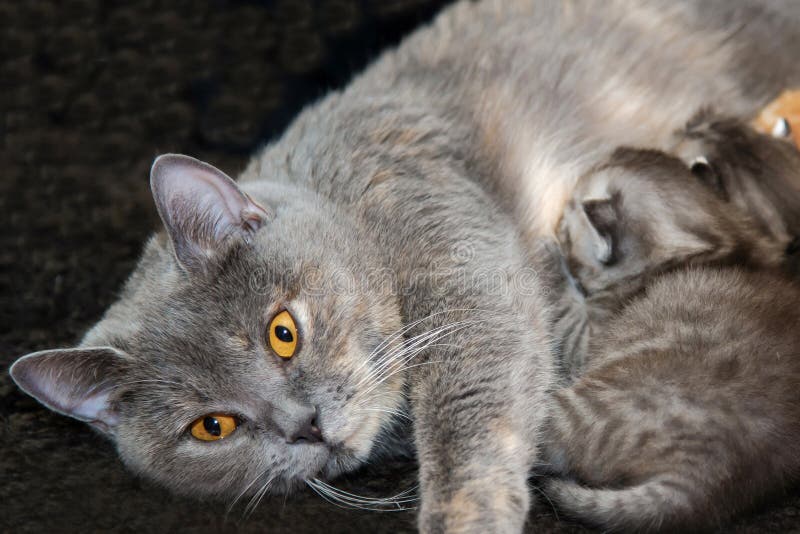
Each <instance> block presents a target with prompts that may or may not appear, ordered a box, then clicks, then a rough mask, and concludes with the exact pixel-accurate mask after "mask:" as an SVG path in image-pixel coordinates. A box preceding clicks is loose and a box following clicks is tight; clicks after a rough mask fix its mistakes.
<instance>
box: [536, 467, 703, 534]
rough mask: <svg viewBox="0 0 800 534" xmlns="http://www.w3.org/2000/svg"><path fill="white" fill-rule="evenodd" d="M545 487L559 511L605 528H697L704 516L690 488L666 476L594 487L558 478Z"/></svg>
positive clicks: (628, 529) (654, 530) (638, 530)
mask: <svg viewBox="0 0 800 534" xmlns="http://www.w3.org/2000/svg"><path fill="white" fill-rule="evenodd" d="M544 490H545V494H546V495H547V496H548V497H549V498H550V499H551V500H552V501H553V504H555V506H556V507H557V508H558V509H559V511H563V512H564V513H566V514H567V515H569V516H572V517H573V518H575V519H578V520H581V521H584V522H586V523H590V524H593V525H596V526H598V527H600V528H602V529H603V530H610V531H624V532H631V531H635V532H658V531H667V530H668V531H674V530H675V529H676V528H681V527H682V526H686V525H692V526H693V527H695V528H696V527H697V520H698V519H700V518H698V517H696V509H695V507H694V506H693V505H692V500H691V497H690V495H689V488H684V487H682V485H681V484H677V483H675V482H673V481H671V480H669V479H666V478H654V479H650V480H648V481H645V482H643V483H642V484H639V485H636V486H629V487H622V488H613V489H612V488H591V487H587V486H583V485H581V484H579V483H577V482H575V481H572V480H566V479H558V478H556V479H551V480H549V481H548V482H547V483H546V485H545V487H544ZM702 519H705V520H706V521H707V520H712V518H711V517H706V518H702ZM706 521H703V520H701V522H706ZM712 522H715V521H713V520H712Z"/></svg>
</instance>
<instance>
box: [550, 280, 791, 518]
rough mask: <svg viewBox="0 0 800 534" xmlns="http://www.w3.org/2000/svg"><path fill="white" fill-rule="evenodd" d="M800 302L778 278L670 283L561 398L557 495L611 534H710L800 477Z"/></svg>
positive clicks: (656, 288) (596, 349) (556, 427)
mask: <svg viewBox="0 0 800 534" xmlns="http://www.w3.org/2000/svg"><path fill="white" fill-rule="evenodd" d="M798 301H800V289H799V288H798V287H796V286H795V285H794V284H793V283H792V282H790V281H787V280H785V279H783V278H782V277H780V276H778V275H774V274H770V273H752V272H744V271H739V270H736V269H692V270H688V271H685V272H676V273H672V274H668V275H664V276H663V277H661V278H660V279H659V280H658V281H657V282H655V283H654V284H653V285H652V286H651V287H650V288H648V291H647V292H646V294H645V295H644V296H643V297H641V298H640V299H638V300H637V301H635V302H634V303H633V304H632V305H631V306H629V307H628V308H626V310H625V311H624V312H622V313H621V314H620V315H619V316H617V317H616V318H615V319H614V320H613V321H611V322H610V323H609V324H608V325H607V328H606V329H605V330H604V331H603V332H600V333H598V334H597V335H596V336H594V337H593V339H592V341H591V346H590V354H591V356H590V361H591V364H590V366H589V369H588V371H587V372H586V374H585V375H584V376H583V377H582V378H581V379H580V380H578V381H577V382H576V383H575V384H573V385H572V386H571V387H569V388H566V389H563V390H561V391H559V392H557V393H556V394H555V402H554V409H553V414H552V419H551V430H552V432H551V438H552V440H553V441H552V443H551V444H550V446H549V456H550V459H551V460H552V461H554V462H557V463H558V464H560V465H561V466H569V468H568V469H567V468H563V467H562V470H563V471H565V472H564V473H562V474H566V475H568V476H571V477H574V480H571V479H554V480H553V481H552V482H551V483H550V485H549V493H548V495H549V496H550V498H552V499H553V500H554V501H555V503H556V504H557V505H558V506H559V507H560V508H562V509H563V510H565V511H566V512H568V513H570V514H572V515H574V516H577V517H578V518H581V519H583V520H586V521H588V522H591V523H594V524H597V525H600V526H602V527H604V528H610V529H623V530H673V529H677V528H691V529H697V528H712V527H714V526H716V525H718V524H719V523H720V522H721V521H723V520H725V519H727V518H728V517H729V516H731V515H733V514H735V513H738V512H741V511H743V510H746V509H748V508H750V507H751V506H752V505H753V504H755V503H756V502H757V501H758V500H760V499H762V498H763V497H765V496H766V495H768V494H770V493H772V492H775V491H777V490H779V489H781V488H783V487H785V485H786V484H787V483H788V482H789V481H792V480H795V479H797V477H798V474H800V443H798V441H797V439H796V438H797V436H800V388H798V384H800V310H798V309H797V307H796V303H797V302H798Z"/></svg>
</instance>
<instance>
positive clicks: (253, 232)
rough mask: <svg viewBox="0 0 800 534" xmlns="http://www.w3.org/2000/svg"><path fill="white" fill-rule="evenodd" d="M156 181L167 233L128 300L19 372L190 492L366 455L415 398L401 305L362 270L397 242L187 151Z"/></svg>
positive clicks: (159, 476) (239, 489)
mask: <svg viewBox="0 0 800 534" xmlns="http://www.w3.org/2000/svg"><path fill="white" fill-rule="evenodd" d="M151 184H152V189H153V194H154V197H155V200H156V204H157V207H158V211H159V213H160V215H161V218H162V220H163V221H164V226H165V229H166V232H165V233H163V234H161V235H157V236H155V237H153V238H152V239H151V240H150V242H149V243H148V245H147V247H146V250H145V253H144V255H143V258H142V260H141V262H140V264H139V266H138V267H137V269H136V271H135V272H134V273H133V275H132V277H131V279H130V280H129V282H128V283H127V285H126V287H125V289H124V291H123V294H122V296H121V298H120V300H119V301H118V302H117V303H116V304H115V305H114V306H112V307H111V308H110V309H109V310H108V312H107V313H106V316H105V317H104V318H103V320H102V321H101V322H100V323H98V324H97V325H96V326H95V327H94V328H93V329H92V330H91V331H90V332H89V333H88V334H87V335H86V337H85V339H84V341H83V342H82V343H81V346H80V347H78V348H74V349H64V350H49V351H42V352H37V353H34V354H30V355H28V356H25V357H23V358H20V359H19V360H18V361H17V362H16V363H15V364H14V365H13V366H12V369H11V375H12V377H13V378H14V380H15V381H16V382H17V384H19V386H20V387H21V388H22V389H23V390H25V391H26V392H27V393H29V394H30V395H32V396H34V397H35V398H37V399H38V400H39V401H41V402H42V403H43V404H45V405H46V406H48V407H49V408H51V409H53V410H55V411H57V412H60V413H62V414H65V415H69V416H72V417H75V418H77V419H79V420H82V421H85V422H87V423H89V424H91V425H92V426H94V427H95V428H97V429H99V430H101V431H102V432H104V433H106V434H107V435H109V436H110V437H111V438H112V439H113V440H114V441H115V443H116V446H117V448H118V450H119V452H120V455H121V457H122V458H123V460H124V461H125V462H126V463H127V464H128V465H129V466H131V467H132V468H133V469H134V470H135V471H137V472H139V473H142V474H144V475H146V476H148V477H149V478H152V479H155V480H157V481H159V482H161V483H163V484H165V485H167V486H169V487H171V488H172V489H173V490H175V491H178V492H182V493H190V494H205V495H219V496H233V495H237V494H241V493H247V492H248V491H256V490H258V489H260V488H261V487H262V486H264V485H265V484H269V485H270V487H271V488H272V489H274V490H277V491H286V490H289V489H291V488H292V487H294V486H297V485H298V484H300V483H302V481H303V480H305V479H310V478H312V477H322V478H325V477H331V476H335V475H336V474H338V473H340V472H342V471H344V470H348V469H352V468H354V467H356V466H358V465H359V464H360V463H362V462H363V461H364V460H365V459H366V458H367V456H368V455H369V454H370V452H371V450H372V448H373V444H374V443H375V441H376V436H377V434H378V433H379V432H381V431H382V430H383V429H385V428H386V427H387V426H388V424H389V421H388V420H387V415H386V414H387V413H390V412H392V411H395V410H397V409H398V408H399V407H400V406H401V404H402V402H403V393H402V388H403V377H402V374H401V373H396V374H394V375H391V372H392V371H394V370H396V365H395V364H397V363H398V358H399V354H397V353H394V354H392V352H391V351H392V349H396V348H398V343H399V341H400V340H399V339H392V338H390V336H391V335H392V334H394V333H395V332H397V330H398V328H399V326H400V318H399V312H398V307H397V304H396V301H395V298H394V296H393V295H392V294H391V292H390V291H389V290H388V289H387V288H384V287H380V286H378V284H377V283H375V282H374V280H371V279H369V277H368V273H367V272H365V270H364V268H363V266H364V265H380V258H377V257H376V256H375V252H374V251H373V249H372V248H371V247H370V243H369V241H368V240H367V239H365V237H364V236H363V235H359V230H358V225H356V224H355V223H354V222H353V221H352V220H351V219H350V218H349V217H348V215H347V214H345V213H342V212H341V211H338V210H337V209H335V208H334V207H333V206H332V205H331V204H330V203H329V202H327V201H325V200H323V199H322V198H320V197H318V196H316V195H314V194H313V193H310V192H308V191H306V190H303V189H299V188H295V187H293V186H286V185H277V184H273V185H266V184H264V183H263V182H257V183H255V185H253V186H251V187H250V189H249V194H248V193H247V192H245V191H243V190H242V189H241V188H240V187H239V186H238V185H237V184H236V183H235V182H233V180H231V179H230V178H228V177H227V176H225V175H224V174H223V173H222V172H220V171H218V170H217V169H215V168H213V167H211V166H210V165H206V164H204V163H201V162H199V161H197V160H193V159H191V158H188V157H185V156H174V155H169V156H162V157H161V158H159V159H158V160H156V162H155V164H154V165H153V169H152V175H151ZM256 199H257V200H256ZM386 340H389V341H386ZM381 379H385V380H381Z"/></svg>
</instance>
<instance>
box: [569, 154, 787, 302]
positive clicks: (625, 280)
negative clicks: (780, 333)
mask: <svg viewBox="0 0 800 534" xmlns="http://www.w3.org/2000/svg"><path fill="white" fill-rule="evenodd" d="M750 226H751V223H750V221H749V219H748V217H747V216H746V214H744V213H742V212H741V210H739V209H737V208H736V207H735V206H731V205H728V204H726V203H725V202H724V201H722V200H721V199H720V198H719V197H718V196H717V194H716V193H715V192H714V191H713V190H712V189H711V188H709V187H708V186H707V185H706V184H705V183H703V181H702V180H700V179H698V177H697V176H695V175H694V174H693V173H692V171H691V170H690V168H689V167H688V166H687V165H685V164H684V163H683V162H682V161H681V160H680V159H678V158H675V157H672V156H669V155H667V154H665V153H663V152H660V151H655V150H639V149H632V148H620V149H618V150H616V151H615V152H614V153H613V154H612V155H611V157H610V158H609V160H608V161H607V162H605V163H603V164H601V165H599V166H598V167H596V168H594V169H593V170H591V171H590V172H589V173H587V174H586V175H585V176H583V177H582V178H581V179H580V180H579V181H578V184H577V186H576V188H575V191H574V194H573V196H572V198H571V199H570V201H569V202H568V203H567V206H566V208H565V210H564V214H563V216H562V218H561V221H560V222H559V227H558V238H559V241H560V243H561V246H562V249H563V250H564V254H565V256H566V258H567V263H568V266H569V269H570V272H571V273H572V274H573V276H575V278H576V279H577V281H578V282H579V283H580V284H581V286H582V287H583V289H584V290H585V292H586V293H587V295H589V296H591V295H594V294H602V293H617V294H618V296H621V297H624V296H626V295H630V294H632V293H634V292H636V291H638V290H639V289H641V287H643V285H644V283H645V281H646V279H647V278H648V277H649V276H652V275H654V274H657V273H660V272H664V271H665V270H668V269H670V268H673V267H675V266H677V265H681V264H684V263H687V262H691V263H750V264H757V265H777V264H779V263H780V262H781V261H782V259H783V256H782V253H783V247H785V245H786V243H776V242H774V241H772V240H769V239H767V238H766V237H764V236H762V235H760V234H757V233H756V232H754V231H753V230H751V228H750Z"/></svg>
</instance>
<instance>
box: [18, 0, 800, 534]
mask: <svg viewBox="0 0 800 534" xmlns="http://www.w3.org/2000/svg"><path fill="white" fill-rule="evenodd" d="M735 4H737V5H734V3H731V2H727V1H721V0H720V1H719V2H716V3H714V5H713V9H712V6H711V4H708V5H705V4H704V5H703V6H702V8H700V7H697V6H694V5H693V4H692V3H688V2H687V3H686V4H685V5H677V6H676V5H673V3H672V2H667V1H660V0H653V1H650V2H647V1H643V2H628V1H620V2H610V3H605V4H604V5H603V7H602V9H597V6H596V5H594V4H593V3H581V2H563V3H561V2H559V3H555V2H527V1H513V2H511V1H509V2H506V1H503V2H500V1H497V2H491V1H487V2H483V3H477V4H472V3H466V2H465V3H460V4H458V5H456V6H454V7H452V8H451V9H449V10H447V11H446V12H445V13H443V14H442V16H440V17H439V18H438V19H437V21H436V22H435V23H434V24H433V26H432V27H430V28H426V29H423V30H421V31H419V32H418V33H416V34H414V35H412V36H411V37H410V38H409V39H408V40H407V41H406V42H405V44H403V45H402V46H401V47H400V48H399V49H398V50H396V51H393V52H390V53H388V54H386V55H384V56H383V57H382V58H381V59H380V60H378V61H377V62H376V64H375V65H373V66H372V67H371V68H370V69H369V70H368V71H367V72H366V73H364V74H363V75H362V76H360V77H358V78H356V79H355V80H354V81H353V83H352V84H351V85H350V86H349V87H348V88H347V89H345V90H344V91H342V92H339V93H334V94H331V95H330V96H328V97H327V98H325V99H324V100H322V101H321V102H320V103H318V104H317V105H314V106H312V107H310V108H308V109H307V110H306V111H304V112H303V113H301V114H300V116H299V117H298V118H297V120H296V121H295V122H294V124H293V125H292V126H291V127H290V128H289V129H288V130H287V132H286V133H285V135H284V136H283V137H282V138H281V139H280V140H279V141H277V142H276V143H274V144H272V145H270V146H268V147H267V148H266V149H265V150H264V151H263V152H262V153H261V154H259V155H258V156H257V157H256V158H254V159H253V161H252V162H251V164H250V165H249V166H248V168H247V170H246V171H245V172H244V173H243V174H242V176H241V189H239V188H238V187H237V186H236V185H235V184H234V183H233V182H232V181H231V180H229V179H228V178H227V177H225V176H224V175H223V174H222V173H220V172H219V171H217V170H216V169H213V168H212V167H209V166H204V165H203V164H200V163H199V162H196V161H194V160H189V159H187V158H180V157H177V156H168V157H166V158H163V159H161V160H159V161H158V162H157V163H156V164H155V165H154V168H153V173H152V184H153V190H154V196H155V198H156V203H157V205H158V207H159V213H160V214H161V216H162V219H163V220H164V223H165V226H166V228H167V236H166V237H165V236H164V235H160V236H157V237H155V238H153V239H152V240H151V242H150V243H149V244H148V246H147V249H146V251H145V254H144V257H143V260H142V262H141V264H140V265H139V267H138V268H137V270H136V272H135V273H134V274H133V276H132V278H131V280H130V282H129V283H128V285H127V287H126V289H125V291H124V292H123V295H122V297H121V299H120V301H119V302H118V303H117V304H115V305H114V306H113V307H112V308H111V309H110V310H109V312H108V313H107V315H106V316H105V317H104V319H103V320H102V321H101V322H100V323H99V324H98V325H97V326H95V328H93V329H92V330H91V331H90V332H89V333H88V334H87V336H86V337H85V339H84V340H83V342H82V343H81V348H79V349H75V350H73V351H46V352H40V353H35V354H33V355H29V356H27V357H25V358H23V359H21V360H19V361H18V363H16V364H15V367H14V368H13V370H12V373H13V375H14V378H15V379H16V380H17V381H18V383H19V384H20V385H22V387H23V388H24V389H25V390H26V391H28V392H29V393H31V394H32V395H34V396H36V397H37V398H38V399H40V400H41V401H42V402H44V403H45V404H47V405H48V406H50V407H51V408H53V409H55V410H57V411H60V412H62V413H65V414H68V415H71V416H73V417H77V418H79V419H82V420H84V421H87V422H89V423H91V424H93V425H94V426H96V427H97V428H99V429H101V430H102V431H104V432H106V433H107V434H109V435H110V436H112V437H113V438H114V439H115V441H116V443H117V447H118V449H119V451H120V454H121V456H122V458H123V459H124V460H125V461H126V463H127V464H128V465H130V466H132V468H133V469H134V470H136V471H137V472H139V473H142V474H143V475H145V476H148V477H150V478H153V479H155V480H158V481H159V482H161V483H163V484H165V485H167V486H169V487H171V488H173V489H175V490H177V491H182V492H186V493H195V494H213V495H226V496H235V495H237V494H242V493H247V492H254V491H260V490H261V488H263V489H264V491H267V490H268V489H276V490H279V491H286V490H289V489H291V488H294V487H296V486H298V485H301V484H302V482H303V481H304V480H310V481H312V483H313V480H314V479H315V478H316V477H321V478H332V477H335V476H336V475H337V474H339V473H342V472H345V471H347V470H350V469H353V468H355V467H357V466H358V465H361V464H362V463H363V462H365V461H367V460H368V459H369V458H370V457H371V455H373V454H374V453H375V452H376V451H378V450H380V448H381V447H380V443H382V442H384V441H385V440H384V437H385V435H386V434H388V433H391V431H392V427H393V425H394V424H396V418H395V417H393V415H394V414H395V413H396V412H397V411H398V410H405V409H406V408H407V409H408V413H409V414H410V417H411V418H412V419H413V449H414V450H415V452H416V455H417V458H418V460H419V463H420V490H419V494H420V498H421V501H422V502H421V505H420V519H419V524H420V527H421V529H422V530H423V531H425V532H442V531H448V532H518V531H519V530H520V529H521V528H522V525H523V523H524V521H525V518H526V512H527V510H528V507H529V499H530V498H529V495H528V486H527V475H528V472H529V469H530V467H531V466H532V465H533V464H534V463H535V462H536V461H537V451H538V444H539V441H540V433H541V427H542V422H543V421H544V417H545V415H546V413H547V407H548V398H547V393H548V391H549V390H550V389H551V388H552V387H553V384H554V377H553V362H552V358H551V353H550V342H549V338H548V335H547V327H546V322H547V315H548V310H547V305H546V304H545V300H544V299H543V298H542V297H541V295H540V293H541V289H542V284H541V281H540V280H538V279H536V277H535V276H534V277H530V276H528V275H529V274H530V273H529V271H528V269H529V266H530V264H531V252H530V249H529V246H530V243H531V240H532V238H533V237H534V236H537V235H540V234H542V233H546V232H549V231H552V230H553V229H554V228H555V225H556V222H557V220H558V217H559V215H560V212H561V211H562V208H563V205H564V203H565V202H566V199H567V198H568V196H569V193H570V191H571V190H572V188H573V186H574V183H575V181H576V180H577V178H578V176H580V174H581V173H583V172H584V171H585V170H586V169H588V168H589V167H591V166H592V165H594V164H595V163H596V161H597V158H598V157H599V156H600V155H601V154H603V153H605V152H606V151H607V150H608V149H609V148H610V147H613V146H617V145H619V144H626V143H637V144H647V145H656V146H665V145H666V144H667V143H668V142H669V139H670V134H671V133H672V131H673V130H674V129H676V128H677V127H679V126H680V125H681V124H682V123H684V122H685V121H686V120H687V119H688V118H689V117H688V112H689V110H692V109H695V108H698V107H700V106H701V105H703V104H705V103H706V101H707V100H713V101H714V102H720V103H722V104H721V107H722V108H723V109H724V111H727V112H729V113H735V114H741V115H748V114H752V113H753V112H754V111H755V110H756V109H757V108H758V107H759V106H760V105H762V104H763V103H764V102H765V101H766V100H767V99H768V98H769V97H771V96H772V95H773V94H774V93H776V92H777V91H778V90H780V89H781V88H782V87H784V86H786V85H791V84H792V83H793V81H795V80H798V79H800V76H799V74H800V69H795V68H794V67H793V66H792V65H791V64H789V63H786V62H783V61H781V60H780V59H779V58H778V57H777V56H776V57H772V53H773V52H774V51H775V50H782V51H784V52H785V49H786V47H790V46H791V45H790V43H792V42H797V41H796V39H797V36H798V33H800V30H798V27H800V26H798V25H795V24H793V23H792V21H793V20H797V19H800V13H798V11H799V10H798V8H797V7H796V6H795V5H794V4H793V3H791V2H786V3H785V4H783V5H780V6H779V5H777V4H770V5H769V6H766V7H764V6H761V5H760V4H759V3H757V2H753V4H752V6H750V7H749V8H747V9H739V7H741V6H738V3H735ZM741 4H742V5H746V4H749V2H741ZM737 6H738V7H737ZM745 22H746V24H745ZM792 39H795V41H792ZM767 60H769V62H768V61H767ZM376 274H377V276H376ZM487 280H488V281H489V282H490V283H488V284H487V283H485V282H486V281H487ZM498 281H499V285H498V283H497V282H498ZM284 312H286V313H288V314H289V315H290V316H291V317H292V318H293V319H292V321H293V323H280V324H278V325H277V326H275V321H276V320H277V318H278V317H279V316H280V317H284V315H283V314H284ZM426 318H427V319H426ZM422 319H426V320H424V321H423V322H421V323H418V322H417V321H419V320H422ZM281 320H282V321H284V320H285V317H284V318H283V319H281ZM284 324H288V325H289V326H291V327H292V328H293V329H294V330H292V329H287V328H286V327H285V326H284ZM273 326H274V328H273ZM295 327H296V328H295ZM400 328H405V330H402V331H400V330H399V329H400ZM281 329H282V330H281ZM426 332H430V334H427V335H426ZM395 333H398V335H397V336H395V337H391V336H392V334H395ZM273 335H274V336H279V335H280V337H281V339H280V343H283V344H290V345H291V350H290V351H288V352H286V353H285V354H283V353H281V352H280V351H283V350H284V349H285V348H286V347H284V346H282V348H281V349H280V350H278V349H276V344H277V343H278V341H275V340H273ZM404 339H405V341H404ZM287 346H288V345H287ZM197 425H199V427H198V426H197ZM234 427H235V428H236V430H235V431H233V432H232V433H230V434H228V431H229V430H230V428H234ZM198 428H199V430H198ZM224 429H228V430H224ZM190 430H191V431H190ZM195 430H197V433H196V434H195ZM197 435H200V436H205V438H208V439H209V441H214V440H218V438H220V437H224V438H225V439H223V440H221V441H214V442H212V443H203V442H200V441H199V438H198V439H195V438H196V436H197ZM193 436H194V437H193ZM205 438H203V439H205Z"/></svg>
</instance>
